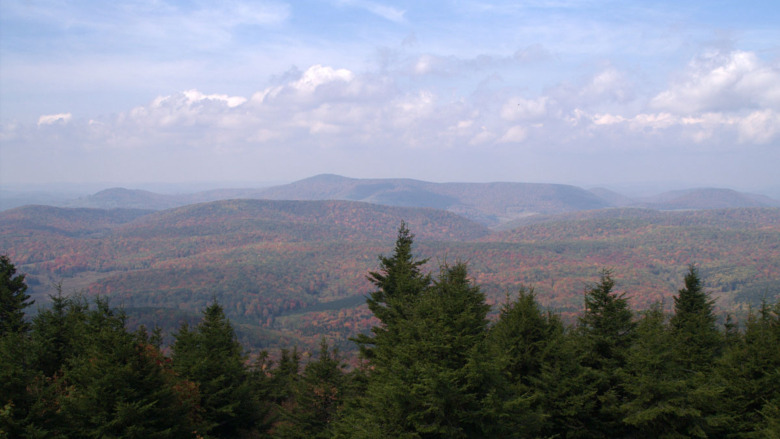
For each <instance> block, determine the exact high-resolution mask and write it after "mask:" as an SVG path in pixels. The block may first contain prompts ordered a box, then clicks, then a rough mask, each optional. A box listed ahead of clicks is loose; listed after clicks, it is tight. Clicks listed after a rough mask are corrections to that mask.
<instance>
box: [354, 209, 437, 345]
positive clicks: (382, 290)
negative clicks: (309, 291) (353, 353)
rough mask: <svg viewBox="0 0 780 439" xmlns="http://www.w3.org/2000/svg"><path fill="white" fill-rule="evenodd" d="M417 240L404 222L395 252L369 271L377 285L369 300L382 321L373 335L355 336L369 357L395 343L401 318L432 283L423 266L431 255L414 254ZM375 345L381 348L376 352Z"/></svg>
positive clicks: (374, 312)
mask: <svg viewBox="0 0 780 439" xmlns="http://www.w3.org/2000/svg"><path fill="white" fill-rule="evenodd" d="M413 242H414V235H413V234H412V233H411V232H410V231H409V229H408V228H407V226H406V223H404V222H401V226H400V227H399V229H398V237H397V239H396V242H395V248H394V249H393V254H392V256H390V257H386V256H380V257H379V270H378V271H372V272H370V273H369V274H368V279H369V280H370V281H371V283H372V284H373V285H374V286H375V287H376V288H377V289H376V290H375V291H374V292H372V293H371V294H370V295H369V297H368V299H367V300H366V303H367V304H368V308H369V309H370V310H371V312H372V313H373V314H374V317H376V318H377V319H379V321H380V322H381V324H380V325H379V326H375V327H373V328H372V329H371V332H372V333H373V336H368V335H365V334H360V335H358V337H357V338H355V341H356V342H357V344H358V346H359V347H360V351H361V354H362V355H363V356H364V357H365V358H371V357H372V356H374V355H380V356H383V355H387V354H388V352H384V351H381V350H382V349H383V347H388V346H391V345H392V344H393V338H395V337H397V332H398V330H399V328H400V327H401V326H402V325H401V324H400V322H403V321H405V320H407V319H409V317H410V313H411V312H412V309H413V308H414V304H415V301H416V300H417V298H418V296H419V295H420V294H421V293H422V292H423V291H424V290H425V289H426V288H428V286H429V285H430V284H431V277H430V276H429V275H427V274H423V273H422V272H421V270H420V267H421V266H422V265H424V264H425V263H426V262H427V259H415V258H414V256H413V255H412V245H413ZM375 348H378V349H379V350H380V351H381V352H379V353H376V352H374V349H375Z"/></svg>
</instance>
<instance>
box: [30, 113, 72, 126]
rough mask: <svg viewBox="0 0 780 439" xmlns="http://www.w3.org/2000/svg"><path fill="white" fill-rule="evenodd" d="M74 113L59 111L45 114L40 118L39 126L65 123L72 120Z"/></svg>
mask: <svg viewBox="0 0 780 439" xmlns="http://www.w3.org/2000/svg"><path fill="white" fill-rule="evenodd" d="M72 118H73V115H72V114H70V113H58V114H45V115H43V116H41V117H39V118H38V126H41V125H54V124H60V123H61V124H65V123H68V122H70V120H71V119H72Z"/></svg>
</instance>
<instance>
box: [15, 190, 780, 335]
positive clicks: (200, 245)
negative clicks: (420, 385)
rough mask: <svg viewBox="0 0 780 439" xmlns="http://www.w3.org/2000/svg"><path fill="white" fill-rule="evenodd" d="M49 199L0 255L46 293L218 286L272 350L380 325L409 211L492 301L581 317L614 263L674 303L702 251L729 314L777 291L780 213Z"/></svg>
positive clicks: (214, 290) (181, 301)
mask: <svg viewBox="0 0 780 439" xmlns="http://www.w3.org/2000/svg"><path fill="white" fill-rule="evenodd" d="M36 209H39V208H24V209H16V210H12V211H7V212H2V213H0V230H2V233H1V234H0V253H6V254H8V255H9V257H10V258H11V259H12V260H14V261H16V262H17V264H18V267H19V268H20V270H21V271H22V272H24V273H27V274H28V277H27V280H28V282H29V284H30V294H31V295H32V296H33V298H35V299H36V300H39V303H43V302H45V299H46V294H47V293H51V292H53V291H54V289H53V288H52V284H56V283H58V282H60V281H62V285H63V287H64V288H65V290H66V291H71V290H73V289H76V290H82V291H85V292H87V293H89V294H100V295H104V296H108V297H111V298H112V300H116V301H118V303H120V304H122V305H124V306H126V307H129V308H133V307H145V308H147V309H160V310H163V309H176V310H178V311H177V312H182V313H185V314H187V313H189V314H192V313H197V310H198V309H202V308H203V307H204V306H206V305H207V304H208V303H210V301H212V300H213V299H214V298H215V297H216V298H217V299H218V300H219V301H220V303H222V304H224V307H225V312H226V313H227V314H228V315H229V316H230V318H231V319H235V321H236V322H237V323H238V324H239V328H238V329H239V330H240V331H239V333H240V334H242V337H246V339H243V340H244V341H245V342H247V343H264V345H266V346H268V345H269V344H270V345H273V344H274V343H277V342H281V341H282V340H286V341H287V342H289V343H288V345H289V344H294V342H295V340H297V342H300V343H302V344H311V345H312V346H316V345H317V343H318V342H319V336H321V335H322V334H323V333H325V334H329V335H330V336H333V337H334V338H335V339H337V340H341V341H342V342H344V344H345V345H346V343H345V340H346V337H348V336H351V335H354V334H355V333H356V332H359V331H361V330H366V329H367V328H369V327H371V325H372V321H371V319H370V313H368V311H367V308H365V306H360V305H361V304H362V303H363V301H362V300H361V298H362V297H363V296H364V295H366V294H368V293H369V292H370V291H371V285H370V283H369V282H368V281H367V280H366V277H365V273H367V272H368V271H370V270H374V269H375V268H376V266H377V262H378V260H377V256H378V255H379V254H381V253H382V252H384V251H386V249H387V248H388V246H389V245H390V244H391V243H392V241H393V239H394V237H395V234H396V230H397V227H398V225H399V224H400V222H401V220H405V221H406V222H407V223H408V224H409V228H410V229H411V230H414V232H415V233H416V235H417V239H416V241H415V243H416V246H417V248H416V250H415V251H416V253H417V254H419V255H420V256H421V257H423V258H425V257H430V258H433V259H432V260H431V262H430V264H431V267H428V268H435V266H436V265H438V264H439V263H442V262H455V261H457V260H463V261H467V262H468V263H469V267H470V268H469V273H470V275H471V276H472V277H473V278H474V280H475V281H477V282H478V283H479V284H480V285H481V286H482V291H483V292H484V293H485V294H486V296H487V300H488V302H489V303H491V304H495V303H499V302H500V301H501V300H502V299H503V297H504V296H505V294H506V293H511V292H514V291H517V290H518V289H519V288H520V287H521V286H522V285H526V286H533V287H534V288H535V291H536V292H537V295H538V299H539V301H540V303H542V304H543V305H545V306H548V307H552V308H554V309H556V310H558V311H560V312H562V313H563V315H564V316H573V315H574V314H576V313H577V312H579V311H580V310H581V309H580V308H581V306H582V305H581V304H582V300H581V299H582V292H583V288H584V286H585V285H586V284H587V283H588V282H591V281H592V279H593V278H594V276H595V275H596V274H597V273H599V271H600V270H601V269H603V268H605V267H607V268H612V269H613V270H614V272H615V273H616V280H617V281H618V282H619V283H620V284H621V288H625V290H627V291H628V292H629V296H628V297H629V299H630V301H631V303H632V305H634V306H636V307H638V308H642V307H645V306H647V305H648V304H650V303H653V302H654V301H656V300H661V299H666V300H667V303H671V302H668V300H670V299H671V295H672V294H673V292H674V291H676V289H678V288H679V286H678V285H677V284H678V282H679V279H681V277H682V275H683V273H684V271H685V270H686V269H687V267H688V264H690V263H692V262H695V263H696V264H697V266H698V267H699V269H700V270H701V273H702V274H703V275H704V276H706V278H707V280H708V283H707V285H706V287H707V288H708V289H709V291H711V292H712V294H713V297H716V298H717V299H718V302H717V304H716V306H717V307H718V309H719V310H731V311H736V312H740V309H746V308H747V307H748V306H750V305H754V306H755V305H757V304H758V303H760V301H761V299H762V298H764V297H767V298H768V299H769V300H777V298H778V297H780V209H769V208H745V209H723V210H702V211H684V212H659V211H654V210H649V209H599V210H595V211H580V212H570V213H565V214H559V215H547V216H545V215H536V216H534V217H529V218H528V219H527V220H525V221H524V222H523V223H516V224H514V225H515V226H516V227H515V228H513V229H511V230H507V231H503V232H492V233H491V232H489V231H488V230H487V229H486V228H485V226H483V225H480V224H477V223H475V222H472V221H469V220H466V219H464V218H462V217H460V216H458V215H455V214H453V213H451V212H446V211H443V210H434V209H420V208H401V207H392V206H381V205H374V204H368V203H361V202H350V201H273V200H229V201H219V202H212V203H203V204H197V205H190V206H185V207H180V208H176V209H171V210H165V211H158V212H152V213H149V212H142V211H100V210H88V209H53V210H36ZM42 212H45V213H46V214H43V213H42ZM24 215H27V216H24ZM101 215H102V216H101ZM80 219H83V221H81V220H80ZM157 314H158V315H169V316H173V315H177V313H172V312H168V311H160V312H159V313H157ZM252 337H255V338H254V342H252V341H250V339H252Z"/></svg>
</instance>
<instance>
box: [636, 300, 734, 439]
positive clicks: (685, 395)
mask: <svg viewBox="0 0 780 439" xmlns="http://www.w3.org/2000/svg"><path fill="white" fill-rule="evenodd" d="M626 369H627V371H628V375H629V376H628V378H627V379H626V382H625V389H626V393H627V394H628V396H629V398H628V400H627V401H626V402H625V403H624V404H623V405H622V406H621V410H622V411H623V413H624V415H625V418H624V422H625V423H626V424H628V425H630V426H631V427H632V429H633V432H632V437H638V438H648V439H650V438H677V437H706V434H707V433H706V432H707V431H708V430H711V429H709V427H707V422H706V421H707V420H706V413H705V411H703V410H702V408H703V407H707V406H708V405H711V404H713V402H714V401H715V400H717V399H718V398H719V397H720V395H719V392H718V388H717V386H713V385H711V383H707V382H702V380H701V378H702V377H703V376H704V375H701V374H698V375H694V376H692V375H691V374H690V373H687V372H686V371H685V367H684V365H683V363H682V362H681V361H679V358H677V356H676V352H675V350H674V349H673V334H672V332H671V330H670V328H669V327H668V326H667V325H666V316H665V315H664V313H663V311H662V309H661V307H660V306H659V305H656V306H654V307H653V308H651V309H650V310H648V311H647V312H645V314H644V316H643V318H642V320H641V321H640V323H639V327H638V328H637V341H636V343H635V345H634V346H633V347H632V348H631V350H630V352H629V357H628V365H627V367H626Z"/></svg>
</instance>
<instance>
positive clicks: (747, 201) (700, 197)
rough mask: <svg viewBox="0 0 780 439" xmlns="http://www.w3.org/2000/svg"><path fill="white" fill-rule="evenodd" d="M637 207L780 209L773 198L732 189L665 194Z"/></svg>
mask: <svg viewBox="0 0 780 439" xmlns="http://www.w3.org/2000/svg"><path fill="white" fill-rule="evenodd" d="M634 204H635V205H638V206H642V207H647V208H651V209H659V210H685V209H726V208H735V207H780V202H779V201H777V200H774V199H772V198H769V197H766V196H763V195H756V194H747V193H742V192H737V191H735V190H732V189H717V188H702V189H688V190H683V191H672V192H665V193H662V194H659V195H656V196H653V197H648V198H645V199H642V200H639V201H638V202H635V203H634Z"/></svg>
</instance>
